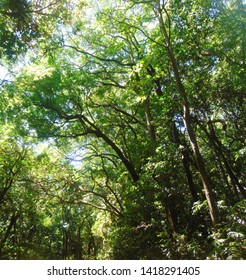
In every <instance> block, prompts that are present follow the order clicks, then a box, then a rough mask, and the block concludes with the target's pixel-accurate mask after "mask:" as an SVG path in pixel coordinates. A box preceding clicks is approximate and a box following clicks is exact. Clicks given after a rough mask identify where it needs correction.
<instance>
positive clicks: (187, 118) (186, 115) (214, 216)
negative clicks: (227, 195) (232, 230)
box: [156, 1, 219, 226]
mask: <svg viewBox="0 0 246 280" xmlns="http://www.w3.org/2000/svg"><path fill="white" fill-rule="evenodd" d="M156 3H157V7H158V8H157V12H158V14H157V16H158V19H159V25H160V31H161V33H162V36H163V39H164V42H165V45H166V49H167V53H168V56H169V59H170V62H171V65H172V68H173V72H174V77H175V82H176V86H177V89H178V92H179V94H180V96H181V98H182V101H183V121H184V125H185V127H186V130H187V134H188V137H189V142H190V145H191V148H192V151H193V155H194V159H195V161H196V164H197V167H198V170H199V174H200V177H201V181H202V184H203V188H204V192H205V196H206V199H207V202H208V207H209V212H210V217H211V220H212V223H213V225H214V226H216V224H218V223H219V212H218V209H217V204H216V202H215V199H214V196H213V193H212V184H211V181H210V178H209V176H208V173H207V170H206V167H205V163H204V160H203V157H202V155H201V153H200V149H199V146H198V142H197V139H196V135H195V132H194V130H193V127H192V121H191V115H190V108H189V102H188V97H187V93H186V91H185V88H184V86H183V83H182V81H181V77H180V74H179V69H178V64H177V61H176V59H175V56H174V53H173V50H172V46H171V41H170V34H168V32H167V29H166V26H165V23H164V19H163V14H162V8H161V6H160V1H156ZM165 12H166V11H165ZM166 13H167V12H166Z"/></svg>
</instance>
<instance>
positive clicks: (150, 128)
mask: <svg viewBox="0 0 246 280" xmlns="http://www.w3.org/2000/svg"><path fill="white" fill-rule="evenodd" d="M143 108H144V112H145V118H146V122H147V128H148V132H149V136H150V152H151V155H152V156H154V155H155V154H156V134H155V128H154V126H153V124H152V117H151V112H150V104H149V97H147V99H145V100H144V102H143Z"/></svg>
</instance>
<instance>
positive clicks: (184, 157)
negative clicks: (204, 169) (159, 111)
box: [173, 122, 198, 201]
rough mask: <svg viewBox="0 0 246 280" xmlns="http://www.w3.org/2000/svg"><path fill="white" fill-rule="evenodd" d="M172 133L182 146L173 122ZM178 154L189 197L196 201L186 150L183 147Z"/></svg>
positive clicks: (196, 195)
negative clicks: (189, 193)
mask: <svg viewBox="0 0 246 280" xmlns="http://www.w3.org/2000/svg"><path fill="white" fill-rule="evenodd" d="M173 132H174V138H175V141H176V143H177V144H178V145H179V146H183V145H182V142H181V140H180V137H179V132H178V129H177V127H176V125H175V122H173ZM180 154H181V157H182V162H183V166H184V170H185V174H186V178H187V181H188V185H189V189H190V192H191V195H192V197H193V200H194V201H198V194H197V191H196V187H195V184H194V181H193V176H192V172H191V170H190V164H189V151H187V150H186V148H185V147H184V149H181V150H180Z"/></svg>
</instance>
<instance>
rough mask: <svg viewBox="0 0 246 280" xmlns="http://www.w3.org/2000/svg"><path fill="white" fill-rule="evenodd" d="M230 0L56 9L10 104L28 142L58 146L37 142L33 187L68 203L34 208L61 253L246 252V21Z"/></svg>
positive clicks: (54, 201) (8, 91) (13, 86)
mask: <svg viewBox="0 0 246 280" xmlns="http://www.w3.org/2000/svg"><path fill="white" fill-rule="evenodd" d="M229 2H230V3H229ZM229 2H228V1H227V2H223V1H210V0H201V1H191V0H189V1H188V0H187V1H182V2H180V1H175V0H173V1H116V2H112V3H111V2H105V1H97V3H96V4H95V5H92V6H90V5H91V3H85V2H84V1H78V2H77V3H76V4H74V5H72V4H71V3H69V2H68V3H66V4H67V5H68V6H66V8H67V11H70V12H71V13H72V14H74V15H75V16H74V17H73V18H68V17H67V15H66V13H65V15H62V16H61V21H59V22H56V23H57V24H54V18H53V16H54V15H55V12H54V14H52V16H50V17H47V19H46V21H45V25H44V27H42V28H43V31H45V32H44V33H40V37H39V40H37V41H36V42H37V44H36V45H35V46H32V45H30V46H28V53H27V58H28V61H29V63H28V65H23V67H22V69H21V71H19V73H18V75H16V77H15V78H14V79H13V81H12V82H10V83H8V84H6V85H4V87H2V89H1V91H2V97H1V98H2V104H3V103H4V106H2V112H3V113H4V120H3V121H4V122H5V123H12V124H13V125H14V126H15V133H16V134H17V135H19V137H22V139H25V141H27V144H28V146H30V145H34V146H35V145H36V144H37V143H40V141H45V142H47V141H48V142H49V143H50V145H51V146H52V147H53V148H52V149H47V150H46V152H44V153H43V154H42V155H35V149H34V152H33V153H34V155H33V161H35V162H36V160H38V161H39V162H40V164H36V166H35V168H32V169H31V171H30V172H31V173H30V177H29V181H28V182H29V184H30V187H31V189H32V190H35V191H36V193H37V195H38V196H40V197H41V198H42V199H44V197H46V196H47V197H48V198H49V200H48V202H47V204H46V206H45V209H47V213H50V212H52V209H55V208H56V209H57V215H55V216H54V220H52V221H51V220H50V216H49V215H48V217H47V215H42V214H41V213H40V212H39V210H38V209H37V211H36V212H35V211H34V212H33V215H34V216H36V215H37V216H38V217H40V219H39V222H38V223H37V227H38V228H42V229H43V231H44V232H46V234H48V235H49V236H52V240H54V242H53V241H52V244H51V245H49V246H51V247H49V248H52V250H51V254H50V255H49V256H50V257H52V256H54V254H55V253H54V252H55V251H56V250H58V252H59V256H60V257H61V258H66V259H68V258H97V257H100V258H116V259H117V258H119V259H121V258H131V259H136V258H137V259H156V258H169V259H172V258H175V259H183V258H194V259H199V258H207V257H208V258H227V257H230V256H232V255H230V253H228V254H227V255H226V253H225V252H226V249H225V247H226V248H229V247H230V245H229V244H232V243H233V244H234V245H235V246H234V245H233V246H232V247H233V248H236V251H237V254H236V255H237V256H239V258H240V257H242V255H240V253H238V248H239V247H240V246H239V245H238V244H239V243H240V242H241V240H242V239H241V238H242V236H243V235H241V231H242V230H241V225H240V218H239V217H242V215H243V212H241V207H242V205H243V198H245V189H244V187H243V179H244V178H243V169H244V164H243V162H244V160H243V154H244V146H243V145H244V140H243V139H244V138H243V137H242V135H243V133H244V132H243V128H244V122H243V116H244V110H245V108H244V105H243V92H244V79H243V78H244V73H243V71H244V70H245V62H244V45H245V44H244V43H243V42H244V40H245V36H244V23H243V22H244V21H243V18H244V15H243V13H242V12H241V11H242V7H243V4H242V2H241V1H229ZM89 4H90V5H89ZM54 5H56V4H55V3H54ZM88 5H89V6H88ZM54 7H56V6H54ZM89 7H91V9H89ZM49 8H53V5H51V6H49V7H47V9H49ZM45 9H46V8H45ZM52 11H53V10H52ZM34 14H37V16H38V12H37V10H36V12H35V13H34ZM229 22H230V25H231V28H230V31H228V24H229ZM242 27H243V28H242ZM33 50H35V55H34V56H33V54H32V51H33ZM55 146H56V148H55ZM31 147H32V146H30V149H33V148H31ZM35 147H36V146H35ZM81 209H84V210H83V211H81ZM235 209H237V210H235ZM239 209H240V210H239ZM235 211H236V212H237V214H235V213H236V212H235ZM25 212H26V213H27V212H28V211H25ZM82 212H83V213H82ZM233 215H236V216H237V217H238V218H237V221H236V222H235V223H234V222H232V221H233V218H232V217H233ZM31 216H32V215H31ZM26 217H29V218H28V220H29V222H30V223H31V219H30V216H28V215H26ZM14 218H15V217H13V220H14ZM103 219H105V223H104V222H103ZM61 220H62V222H61ZM9 221H10V223H9V224H11V217H10V218H9ZM59 223H62V225H63V226H62V227H60V226H59ZM104 227H107V230H105V229H104ZM53 229H56V234H55V235H52V234H51V232H52V231H53ZM231 231H233V232H238V233H239V234H238V235H237V234H236V235H233V237H232V236H231V234H230V232H231ZM37 238H39V237H38V235H37ZM220 239H224V240H230V241H231V242H230V241H228V242H227V241H225V242H224V243H223V244H225V245H223V246H225V247H223V246H221V247H220V246H217V244H218V243H216V242H217V240H220ZM82 240H83V241H82ZM211 240H213V241H212V242H211ZM232 240H233V241H232ZM56 242H58V243H59V244H60V245H59V246H60V247H59V248H57V247H56V245H55V243H56ZM76 244H77V245H76ZM122 244H124V246H123V247H124V248H122ZM146 244H148V250H147V249H146ZM211 244H212V247H213V248H215V251H213V250H209V251H208V250H207V248H208V247H209V245H211ZM43 246H44V247H43V248H44V249H43V254H44V255H45V254H47V251H48V250H47V248H48V243H46V242H44V244H43ZM76 246H78V250H76V249H75V247H76ZM228 246H229V247H228ZM173 248H175V250H174V249H173ZM209 248H210V247H209ZM230 250H232V251H233V250H234V249H230ZM230 250H228V252H229V251H230ZM233 258H235V255H233Z"/></svg>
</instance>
